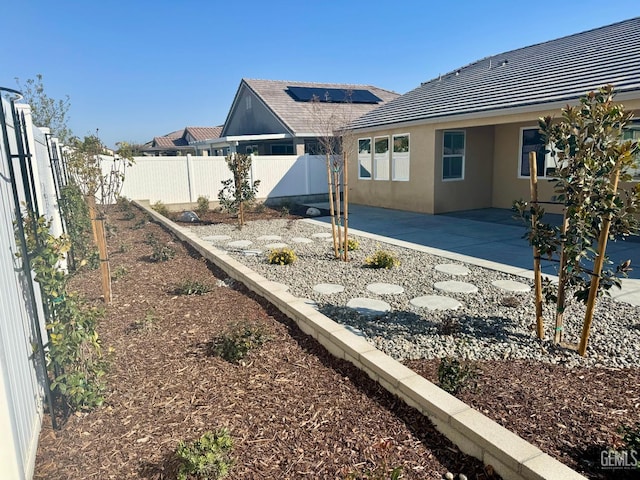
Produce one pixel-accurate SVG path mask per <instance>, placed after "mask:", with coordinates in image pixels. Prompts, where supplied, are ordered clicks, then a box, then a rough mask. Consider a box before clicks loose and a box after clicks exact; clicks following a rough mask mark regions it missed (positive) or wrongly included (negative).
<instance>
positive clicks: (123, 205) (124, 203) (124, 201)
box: [116, 195, 131, 212]
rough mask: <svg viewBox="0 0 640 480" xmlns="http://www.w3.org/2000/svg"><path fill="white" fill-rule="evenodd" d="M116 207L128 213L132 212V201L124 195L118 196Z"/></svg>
mask: <svg viewBox="0 0 640 480" xmlns="http://www.w3.org/2000/svg"><path fill="white" fill-rule="evenodd" d="M116 206H117V207H118V209H119V210H120V211H122V212H127V211H129V210H131V200H129V199H128V198H127V197H124V196H122V195H118V196H117V197H116Z"/></svg>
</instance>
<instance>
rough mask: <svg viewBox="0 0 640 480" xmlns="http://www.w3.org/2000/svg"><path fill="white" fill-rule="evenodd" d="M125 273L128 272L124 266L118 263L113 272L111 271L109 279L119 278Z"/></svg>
mask: <svg viewBox="0 0 640 480" xmlns="http://www.w3.org/2000/svg"><path fill="white" fill-rule="evenodd" d="M127 273H129V271H128V270H127V269H126V268H125V267H123V266H122V265H120V266H119V267H117V268H115V269H114V270H113V272H111V280H119V279H121V278H122V277H124V276H125V275H126V274H127Z"/></svg>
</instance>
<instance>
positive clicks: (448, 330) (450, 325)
mask: <svg viewBox="0 0 640 480" xmlns="http://www.w3.org/2000/svg"><path fill="white" fill-rule="evenodd" d="M459 332H460V322H458V319H457V318H454V317H448V318H445V319H444V320H442V323H441V324H440V325H439V327H438V333H439V334H440V335H454V334H456V333H459Z"/></svg>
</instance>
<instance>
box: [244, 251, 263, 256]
mask: <svg viewBox="0 0 640 480" xmlns="http://www.w3.org/2000/svg"><path fill="white" fill-rule="evenodd" d="M242 254H243V255H244V256H246V257H257V256H258V255H262V250H243V251H242Z"/></svg>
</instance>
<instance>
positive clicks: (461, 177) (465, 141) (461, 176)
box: [440, 130, 467, 182]
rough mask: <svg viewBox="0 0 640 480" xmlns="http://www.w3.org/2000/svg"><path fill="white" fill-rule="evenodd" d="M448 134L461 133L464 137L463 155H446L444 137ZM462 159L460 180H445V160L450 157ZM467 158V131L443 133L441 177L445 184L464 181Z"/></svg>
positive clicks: (445, 131)
mask: <svg viewBox="0 0 640 480" xmlns="http://www.w3.org/2000/svg"><path fill="white" fill-rule="evenodd" d="M447 133H461V134H462V135H463V142H464V143H463V146H462V155H460V154H458V153H456V154H445V153H444V137H445V136H446V134H447ZM460 156H461V157H462V166H461V172H460V177H459V178H444V159H445V158H449V157H460ZM466 156H467V132H466V131H465V130H444V131H443V132H442V164H441V167H442V174H441V175H440V176H441V178H442V181H443V182H459V181H461V180H464V171H465V164H466Z"/></svg>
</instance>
